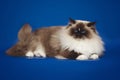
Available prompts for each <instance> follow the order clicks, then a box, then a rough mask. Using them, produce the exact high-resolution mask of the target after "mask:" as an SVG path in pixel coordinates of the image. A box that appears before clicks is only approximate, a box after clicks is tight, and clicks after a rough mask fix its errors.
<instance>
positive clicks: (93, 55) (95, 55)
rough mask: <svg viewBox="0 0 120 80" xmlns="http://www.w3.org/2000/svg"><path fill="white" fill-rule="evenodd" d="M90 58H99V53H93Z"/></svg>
mask: <svg viewBox="0 0 120 80" xmlns="http://www.w3.org/2000/svg"><path fill="white" fill-rule="evenodd" d="M89 59H92V60H96V59H99V55H98V54H92V55H90V57H89Z"/></svg>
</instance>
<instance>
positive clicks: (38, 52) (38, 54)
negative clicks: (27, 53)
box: [33, 45, 46, 58]
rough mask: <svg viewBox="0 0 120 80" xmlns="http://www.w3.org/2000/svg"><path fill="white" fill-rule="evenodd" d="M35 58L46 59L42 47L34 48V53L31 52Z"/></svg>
mask: <svg viewBox="0 0 120 80" xmlns="http://www.w3.org/2000/svg"><path fill="white" fill-rule="evenodd" d="M33 53H34V55H35V56H36V57H42V58H45V57H46V53H45V49H44V47H43V46H42V45H39V46H37V47H36V49H35V51H34V52H33Z"/></svg>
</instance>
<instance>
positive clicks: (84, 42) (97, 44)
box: [59, 27, 104, 56]
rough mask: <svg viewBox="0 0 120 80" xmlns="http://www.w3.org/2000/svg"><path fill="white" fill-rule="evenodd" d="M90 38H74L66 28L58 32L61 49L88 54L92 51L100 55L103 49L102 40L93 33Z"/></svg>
mask: <svg viewBox="0 0 120 80" xmlns="http://www.w3.org/2000/svg"><path fill="white" fill-rule="evenodd" d="M92 36H93V37H92V38H91V39H75V38H73V37H72V36H70V35H69V34H68V30H65V29H64V27H63V30H61V31H60V32H59V38H60V43H61V47H62V49H68V50H70V51H72V50H74V51H75V52H77V53H82V54H83V55H86V56H90V55H91V54H93V53H96V54H98V55H100V54H101V53H102V52H103V51H104V47H103V41H102V40H101V38H100V37H99V36H98V35H96V34H95V33H93V34H92Z"/></svg>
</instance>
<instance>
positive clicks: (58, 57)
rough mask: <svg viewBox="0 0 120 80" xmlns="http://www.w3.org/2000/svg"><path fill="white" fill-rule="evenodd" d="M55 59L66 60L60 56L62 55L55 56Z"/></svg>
mask: <svg viewBox="0 0 120 80" xmlns="http://www.w3.org/2000/svg"><path fill="white" fill-rule="evenodd" d="M55 58H57V59H66V58H65V57H63V56H60V55H57V56H55Z"/></svg>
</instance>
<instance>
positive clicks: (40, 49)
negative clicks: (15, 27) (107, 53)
mask: <svg viewBox="0 0 120 80" xmlns="http://www.w3.org/2000/svg"><path fill="white" fill-rule="evenodd" d="M18 39H19V41H18V43H17V44H16V45H14V46H13V47H11V48H10V49H9V50H8V51H7V54H9V55H12V56H28V57H34V56H37V57H43V58H45V57H56V58H59V59H76V60H88V59H98V58H99V56H101V55H102V54H103V51H104V43H103V41H102V39H101V37H100V36H99V34H98V32H97V31H96V28H95V22H89V21H83V20H73V19H71V18H70V21H69V24H68V25H67V26H52V27H46V28H45V27H44V28H40V29H37V30H35V31H33V32H32V28H31V27H30V25H28V24H26V25H24V26H23V27H22V28H21V30H20V31H19V33H18Z"/></svg>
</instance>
